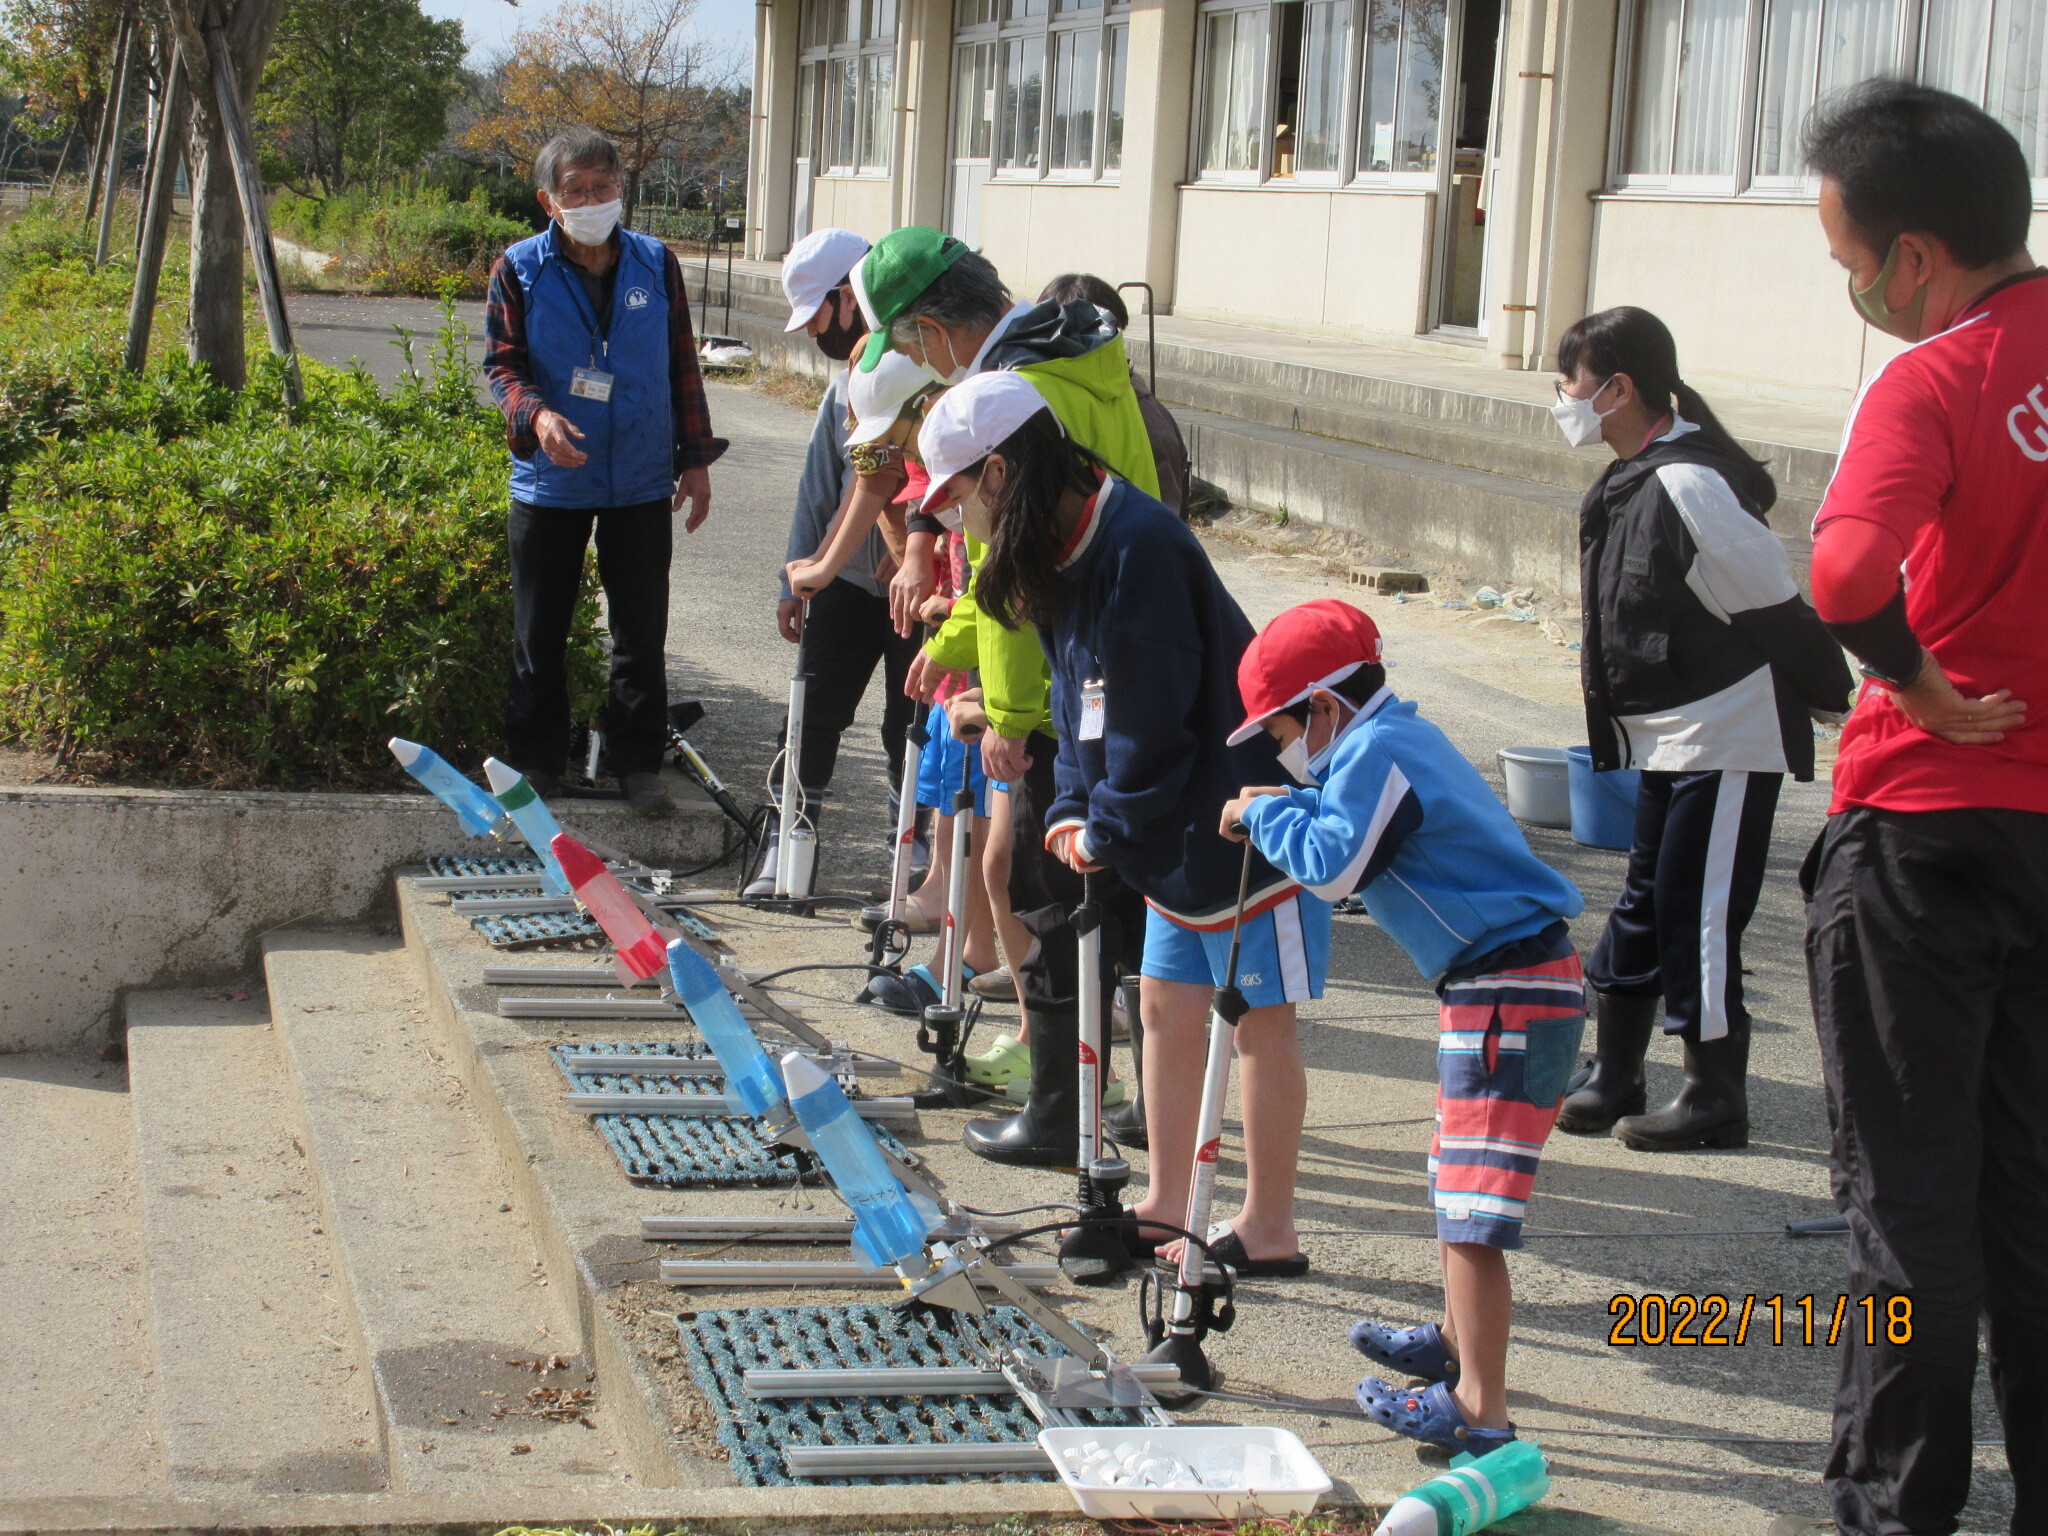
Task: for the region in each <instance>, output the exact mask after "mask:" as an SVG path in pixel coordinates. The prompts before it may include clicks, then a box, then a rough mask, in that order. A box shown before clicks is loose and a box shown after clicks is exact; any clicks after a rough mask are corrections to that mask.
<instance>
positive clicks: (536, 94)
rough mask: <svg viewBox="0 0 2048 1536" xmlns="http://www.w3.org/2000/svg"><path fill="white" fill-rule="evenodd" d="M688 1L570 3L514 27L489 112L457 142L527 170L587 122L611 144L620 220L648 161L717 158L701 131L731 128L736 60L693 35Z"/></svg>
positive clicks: (692, 7) (629, 211) (692, 3)
mask: <svg viewBox="0 0 2048 1536" xmlns="http://www.w3.org/2000/svg"><path fill="white" fill-rule="evenodd" d="M697 3H698V0H572V3H570V4H567V5H564V6H562V7H560V8H559V9H557V10H556V11H554V12H553V13H552V14H550V15H549V16H548V17H547V18H546V19H545V20H543V21H541V22H539V23H537V24H536V25H534V26H532V27H527V28H522V29H521V30H520V31H519V32H517V33H516V34H514V36H513V39H512V53H511V56H510V57H509V58H508V59H506V61H505V63H504V65H503V66H502V68H501V69H500V71H499V75H498V79H497V81H496V86H497V92H496V97H497V99H496V102H495V105H494V108H493V109H492V110H489V111H487V112H485V113H484V114H483V115H481V116H480V117H478V119H477V120H476V121H475V122H474V123H472V124H471V125H470V127H469V128H468V130H467V131H466V132H465V133H464V134H463V140H462V142H463V143H464V145H465V146H466V147H468V148H469V149H472V150H475V151H477V152H479V153H481V154H484V155H487V156H503V157H505V158H508V159H510V160H511V161H512V162H513V163H514V164H515V165H517V166H518V168H519V169H520V170H521V171H522V172H531V170H532V168H533V161H534V156H535V155H537V154H538V153H539V152H540V148H541V146H542V145H543V144H545V143H547V141H548V140H549V139H550V138H552V137H554V135H555V134H557V133H559V132H561V130H562V129H564V128H568V127H572V126H574V125H576V124H579V123H584V124H588V125H589V126H590V127H593V128H595V129H597V130H598V131H599V132H601V133H603V134H605V135H606V136H607V137H608V138H610V139H611V140H612V142H613V143H615V144H617V145H618V147H619V156H620V159H621V160H622V162H623V163H624V170H625V183H626V187H625V203H626V208H625V215H626V218H627V219H628V220H629V221H630V220H631V219H632V217H633V210H634V208H635V206H636V205H637V204H638V203H639V201H640V189H641V185H642V183H643V182H644V181H645V179H646V178H647V176H648V173H649V172H650V170H651V169H652V168H653V167H654V166H655V165H657V164H659V163H660V162H661V161H662V160H664V159H668V158H672V157H674V156H676V155H678V154H690V155H693V156H695V155H700V154H704V153H707V152H709V153H722V151H723V146H722V145H720V146H713V145H709V144H707V143H705V142H704V141H705V138H706V130H707V129H709V128H714V127H715V128H717V130H718V131H719V132H720V133H723V134H725V135H731V134H732V133H733V132H734V131H735V127H734V124H733V122H732V114H731V113H730V112H729V111H727V110H726V104H727V103H728V102H729V100H730V98H731V97H732V95H733V93H734V91H735V90H736V88H737V86H738V82H739V79H740V67H739V63H738V61H737V59H736V58H735V57H734V55H733V54H732V52H731V51H730V50H729V49H725V48H720V47H717V46H715V45H714V44H712V43H709V42H707V41H706V40H705V39H703V38H702V37H700V36H698V35H697V32H696V29H695V27H694V25H693V21H694V17H695V12H696V9H697ZM721 118H722V119H723V120H722V121H720V119H721Z"/></svg>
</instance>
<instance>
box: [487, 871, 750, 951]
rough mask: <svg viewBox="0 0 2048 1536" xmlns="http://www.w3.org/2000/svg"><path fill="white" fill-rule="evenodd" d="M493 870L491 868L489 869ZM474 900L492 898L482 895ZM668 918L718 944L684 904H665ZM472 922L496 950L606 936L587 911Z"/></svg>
mask: <svg viewBox="0 0 2048 1536" xmlns="http://www.w3.org/2000/svg"><path fill="white" fill-rule="evenodd" d="M487 873H489V871H487ZM471 899H472V900H488V899H490V898H489V897H488V896H484V895H481V894H479V895H478V896H475V897H472V898H471ZM450 905H452V906H453V907H455V909H456V910H457V911H460V910H461V909H462V900H461V898H460V897H459V896H458V897H455V898H453V899H451V902H450ZM661 915H662V918H663V920H664V921H666V922H670V923H674V924H675V925H676V926H677V927H678V928H681V929H683V930H684V931H685V932H687V933H692V934H695V935H696V936H697V937H698V938H700V939H703V940H705V941H707V942H712V943H715V942H717V941H718V935H717V934H716V933H714V932H713V931H712V929H711V925H710V924H709V923H707V922H705V921H704V919H703V918H701V917H699V916H697V914H696V913H694V912H692V911H690V910H689V909H688V908H687V907H682V906H673V907H671V906H663V907H662V909H661ZM469 925H470V926H471V927H472V928H474V929H476V931H477V932H478V933H480V934H482V935H483V937H484V940H485V942H486V943H488V944H489V945H490V946H491V947H492V948H493V949H525V948H535V947H538V946H541V945H578V946H588V945H591V944H595V943H598V942H600V941H602V940H603V938H604V930H603V929H602V928H600V927H598V925H597V919H595V918H594V917H591V916H590V915H589V914H587V913H584V912H518V913H513V914H510V915H508V916H504V917H472V918H471V919H470V920H469Z"/></svg>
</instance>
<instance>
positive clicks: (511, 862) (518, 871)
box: [427, 853, 540, 880]
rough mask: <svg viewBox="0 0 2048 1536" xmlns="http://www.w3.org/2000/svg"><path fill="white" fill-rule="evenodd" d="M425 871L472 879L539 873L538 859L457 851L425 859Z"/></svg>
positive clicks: (444, 875)
mask: <svg viewBox="0 0 2048 1536" xmlns="http://www.w3.org/2000/svg"><path fill="white" fill-rule="evenodd" d="M427 872H428V873H429V874H432V875H435V876H438V877H441V878H448V877H451V876H462V877H464V878H466V879H472V880H474V879H479V878H481V877H483V876H486V875H503V876H506V877H508V878H510V877H512V876H521V877H524V878H526V879H529V880H530V879H532V878H533V877H534V876H536V875H538V874H539V873H540V860H539V859H534V858H517V859H492V858H482V857H476V856H472V855H470V854H466V853H458V854H449V855H445V856H442V857H438V858H432V859H429V860H427Z"/></svg>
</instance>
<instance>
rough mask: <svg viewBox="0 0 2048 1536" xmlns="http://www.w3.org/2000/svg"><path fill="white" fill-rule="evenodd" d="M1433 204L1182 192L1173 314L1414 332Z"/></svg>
mask: <svg viewBox="0 0 2048 1536" xmlns="http://www.w3.org/2000/svg"><path fill="white" fill-rule="evenodd" d="M1435 207H1436V196H1435V194H1434V193H1430V192H1357V191H1338V190H1335V189H1332V190H1330V191H1327V192H1325V191H1314V190H1310V189H1307V188H1302V189H1298V190H1293V189H1288V190H1275V189H1271V188H1261V187H1243V188H1231V187H1193V186H1191V187H1184V188H1182V189H1181V194H1180V247H1179V261H1178V267H1179V274H1178V278H1177V280H1176V283H1175V287H1174V305H1173V309H1174V313H1175V314H1177V315H1188V316H1193V317H1196V318H1199V319H1207V320H1224V321H1235V322H1237V323H1239V324H1244V325H1277V326H1284V327H1287V328H1289V329H1297V330H1320V331H1328V332H1332V333H1335V334H1338V335H1342V336H1350V337H1359V338H1407V337H1412V336H1413V335H1414V334H1415V333H1416V331H1417V330H1418V329H1419V328H1420V327H1421V324H1422V316H1423V307H1424V305H1425V304H1426V303H1427V301H1428V297H1429V249H1430V226H1431V221H1432V217H1433V211H1434V209H1435Z"/></svg>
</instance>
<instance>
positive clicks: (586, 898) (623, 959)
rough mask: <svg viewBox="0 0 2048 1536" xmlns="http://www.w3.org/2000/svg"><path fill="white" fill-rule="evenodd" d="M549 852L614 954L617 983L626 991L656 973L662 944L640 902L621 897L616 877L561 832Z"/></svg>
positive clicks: (664, 954)
mask: <svg viewBox="0 0 2048 1536" xmlns="http://www.w3.org/2000/svg"><path fill="white" fill-rule="evenodd" d="M549 852H550V853H551V854H552V855H553V856H554V859H555V862H556V863H557V864H559V865H560V866H561V870H562V874H563V876H564V877H565V878H566V879H567V880H568V882H569V889H570V890H572V891H574V892H575V893H576V899H577V900H578V901H579V902H581V903H582V904H583V909H584V911H586V912H588V913H589V914H590V915H591V916H592V917H594V918H596V919H597V926H598V927H600V928H602V929H603V930H604V936H605V937H606V938H608V939H610V940H611V941H612V947H613V948H614V949H616V950H617V951H618V952H619V955H618V959H617V960H616V961H614V962H613V966H612V968H613V969H614V970H615V971H617V972H618V975H619V980H620V981H622V982H624V983H625V984H626V985H627V986H629V987H630V986H632V985H633V984H634V983H635V982H639V981H645V980H646V979H647V978H648V977H650V976H652V975H653V974H654V973H655V972H656V971H658V970H660V969H661V967H662V962H663V961H664V960H665V959H666V958H667V944H666V943H665V942H664V940H663V939H662V936H661V935H660V934H659V933H657V932H655V929H654V924H652V923H650V922H649V921H648V920H647V914H646V913H645V912H642V911H641V910H640V904H639V903H638V902H637V901H635V900H634V899H633V898H632V897H631V896H629V895H627V894H626V888H625V887H624V886H623V885H621V884H619V877H618V876H617V875H614V874H613V873H612V872H611V871H610V870H608V869H606V868H605V867H604V860H603V859H600V858H599V857H598V856H597V855H596V854H594V853H592V852H591V851H590V850H589V849H588V848H586V847H584V846H583V845H582V844H581V843H579V842H577V841H576V839H575V838H573V837H571V836H570V835H569V834H568V833H566V832H557V833H556V834H555V837H554V841H553V842H552V843H551V844H549Z"/></svg>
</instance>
